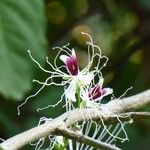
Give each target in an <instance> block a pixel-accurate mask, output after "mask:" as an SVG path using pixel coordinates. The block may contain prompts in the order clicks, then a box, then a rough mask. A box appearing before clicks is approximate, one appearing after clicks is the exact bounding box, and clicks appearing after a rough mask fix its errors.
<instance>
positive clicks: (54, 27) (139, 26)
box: [0, 0, 150, 150]
mask: <svg viewBox="0 0 150 150" xmlns="http://www.w3.org/2000/svg"><path fill="white" fill-rule="evenodd" d="M149 16H150V2H149V0H126V1H122V0H105V1H104V0H82V1H80V0H70V1H68V0H45V1H44V0H26V1H17V0H0V95H1V96H0V133H1V134H0V137H2V138H4V139H5V138H8V137H11V136H13V135H14V134H17V133H20V132H22V131H23V130H26V129H29V128H31V127H34V126H36V125H37V123H38V120H39V118H40V117H42V116H45V117H48V118H54V117H57V116H58V115H60V114H61V113H62V112H64V109H63V108H62V105H63V103H62V104H60V105H59V106H58V107H57V108H53V109H47V110H43V111H40V112H39V113H37V112H36V109H37V108H39V107H44V106H47V105H49V104H55V103H56V102H57V101H58V100H59V99H60V95H61V94H62V92H63V89H62V88H59V87H47V88H45V89H43V91H41V93H40V94H39V95H38V96H36V97H35V98H32V99H30V100H29V101H28V103H27V104H26V105H25V106H24V107H23V108H22V109H21V116H19V117H18V116H17V110H16V108H17V106H18V105H19V104H20V103H21V102H22V101H23V100H24V99H25V98H26V97H27V96H28V95H30V94H32V93H34V92H35V91H36V90H37V89H38V88H39V85H36V84H34V85H32V79H33V78H36V79H39V80H40V81H44V80H45V79H46V78H47V77H48V74H45V73H43V72H42V71H41V70H40V69H39V68H38V67H37V65H35V64H34V63H33V62H32V61H31V60H30V58H29V56H28V54H27V49H30V50H31V53H32V55H33V57H34V58H35V59H36V60H38V61H39V62H40V63H41V64H42V66H43V67H45V68H48V69H49V66H48V65H46V63H45V55H46V53H47V56H49V58H50V61H53V59H54V56H55V54H56V53H57V52H56V51H52V50H51V49H52V47H53V46H62V45H64V44H66V43H68V42H69V43H70V47H74V48H75V50H76V52H77V55H78V60H79V64H80V67H83V66H85V64H86V62H87V47H86V45H85V42H86V40H87V38H85V37H83V36H82V35H81V31H83V32H87V33H90V35H91V36H92V37H93V40H94V42H95V43H96V44H97V45H99V46H100V47H101V49H102V52H103V54H106V55H107V56H108V57H109V58H110V60H109V62H108V65H107V67H106V68H105V69H103V74H104V78H105V85H107V86H111V87H112V88H113V89H114V94H115V96H116V97H119V96H120V95H122V94H123V93H124V92H125V90H126V89H127V88H129V87H130V86H133V90H131V91H130V92H129V93H127V95H126V96H129V95H132V94H136V93H138V92H140V91H142V90H146V89H147V88H150V71H149V70H150V51H149V48H150V45H149V43H150V17H149ZM58 63H59V62H58ZM12 100H13V101H12ZM18 101H19V102H18ZM148 109H149V106H147V107H145V108H143V110H148ZM127 131H128V135H129V139H130V141H129V142H125V143H118V144H119V146H120V147H121V148H123V149H127V150H137V149H138V150H148V149H149V147H150V145H149V143H150V140H149V139H150V123H149V122H148V121H139V122H135V123H134V124H132V125H130V126H129V125H128V126H127ZM30 148H31V149H33V147H31V146H27V147H25V149H30Z"/></svg>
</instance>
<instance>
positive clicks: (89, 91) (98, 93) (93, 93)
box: [81, 77, 113, 107]
mask: <svg viewBox="0 0 150 150" xmlns="http://www.w3.org/2000/svg"><path fill="white" fill-rule="evenodd" d="M103 82H104V78H102V77H101V78H100V80H99V82H98V83H97V84H96V85H95V86H93V87H90V86H89V87H88V88H86V89H82V91H81V97H82V99H83V101H84V102H85V103H86V104H85V106H86V107H92V106H93V105H94V104H95V103H94V102H96V101H97V102H100V101H101V100H102V99H103V97H105V96H107V95H109V94H112V93H113V89H111V88H103Z"/></svg>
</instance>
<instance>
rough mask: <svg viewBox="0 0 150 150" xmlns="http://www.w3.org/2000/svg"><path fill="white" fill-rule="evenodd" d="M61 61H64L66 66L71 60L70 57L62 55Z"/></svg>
mask: <svg viewBox="0 0 150 150" xmlns="http://www.w3.org/2000/svg"><path fill="white" fill-rule="evenodd" d="M59 58H60V60H62V61H63V62H64V63H65V64H66V63H67V60H68V59H69V58H70V57H69V56H66V55H61V56H60V57H59Z"/></svg>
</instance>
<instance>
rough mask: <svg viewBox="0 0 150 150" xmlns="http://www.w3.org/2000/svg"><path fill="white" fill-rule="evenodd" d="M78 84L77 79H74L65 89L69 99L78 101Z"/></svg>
mask: <svg viewBox="0 0 150 150" xmlns="http://www.w3.org/2000/svg"><path fill="white" fill-rule="evenodd" d="M76 86H77V81H76V79H74V80H72V81H71V82H70V84H69V86H68V88H67V89H66V90H65V94H66V98H68V99H69V100H71V101H73V102H76V97H75V94H76Z"/></svg>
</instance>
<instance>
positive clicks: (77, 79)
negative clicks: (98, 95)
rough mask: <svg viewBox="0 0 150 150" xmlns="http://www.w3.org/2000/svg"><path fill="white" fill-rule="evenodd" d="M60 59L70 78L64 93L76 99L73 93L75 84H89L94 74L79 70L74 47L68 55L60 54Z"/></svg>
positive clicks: (74, 92)
mask: <svg viewBox="0 0 150 150" xmlns="http://www.w3.org/2000/svg"><path fill="white" fill-rule="evenodd" d="M60 59H61V60H62V61H63V62H64V64H65V65H66V69H67V71H68V73H69V75H70V76H69V78H70V79H71V81H70V84H69V86H68V87H67V88H66V89H65V95H66V97H67V98H68V99H69V100H71V101H73V102H75V101H76V96H75V94H76V90H77V86H80V87H82V86H86V85H88V84H90V82H91V80H92V78H93V76H94V75H93V73H92V72H85V71H84V72H83V71H80V70H79V66H78V62H77V57H76V54H75V51H74V49H73V50H72V53H71V55H70V56H68V55H61V56H60ZM67 77H68V76H67ZM64 79H65V77H64Z"/></svg>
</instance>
